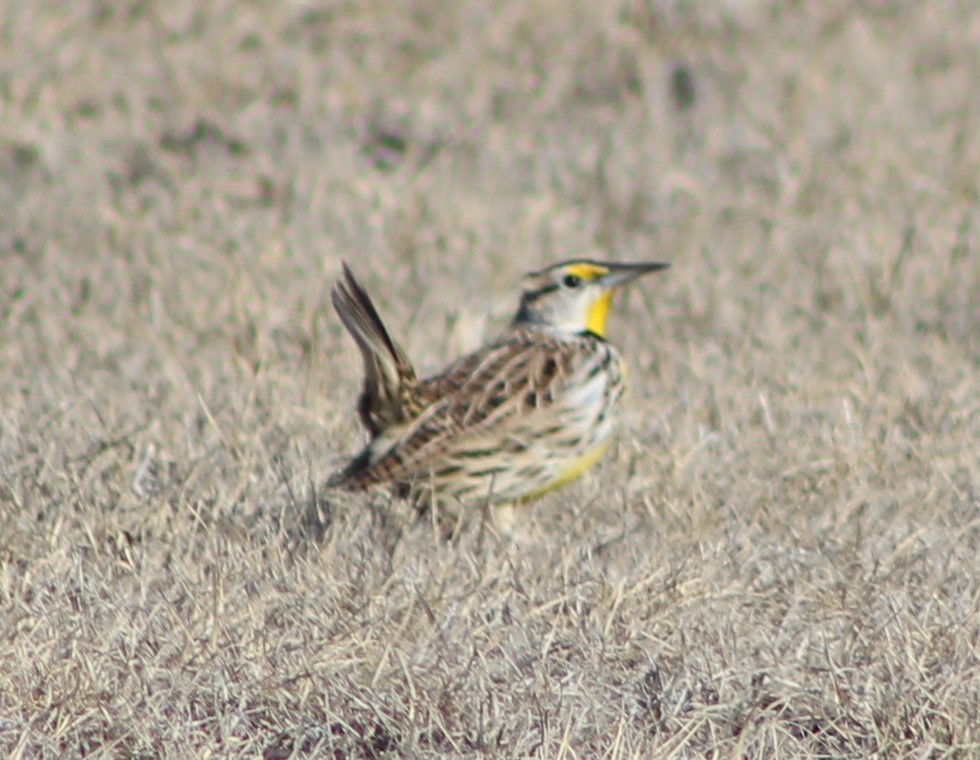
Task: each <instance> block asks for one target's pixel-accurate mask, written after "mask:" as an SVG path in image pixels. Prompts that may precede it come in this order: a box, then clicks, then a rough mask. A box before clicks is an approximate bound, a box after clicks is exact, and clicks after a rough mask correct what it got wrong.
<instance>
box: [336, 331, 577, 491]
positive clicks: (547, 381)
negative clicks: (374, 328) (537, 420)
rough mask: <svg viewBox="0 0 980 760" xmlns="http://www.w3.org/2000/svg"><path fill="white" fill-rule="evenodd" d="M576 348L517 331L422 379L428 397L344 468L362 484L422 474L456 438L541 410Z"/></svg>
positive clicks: (555, 393)
mask: <svg viewBox="0 0 980 760" xmlns="http://www.w3.org/2000/svg"><path fill="white" fill-rule="evenodd" d="M535 332H536V331H535ZM576 348H577V346H576V343H575V342H573V341H566V340H555V339H552V338H542V336H541V334H540V332H537V333H536V334H535V333H534V332H531V331H524V330H522V331H515V332H514V333H511V334H510V335H508V336H507V339H506V340H504V341H502V342H500V343H498V344H496V345H493V346H489V347H487V348H485V349H483V350H480V351H477V352H476V353H473V354H470V355H469V356H465V357H463V358H461V359H459V360H458V361H457V362H455V363H453V364H452V365H450V366H449V367H448V368H447V369H446V370H445V371H443V372H442V373H440V374H438V375H436V376H434V377H432V378H429V379H426V380H424V381H422V383H421V384H420V387H419V392H420V394H422V395H423V396H424V397H426V398H427V399H433V401H432V403H431V404H430V405H429V406H427V407H426V408H425V409H424V410H423V411H422V413H421V414H420V415H419V417H418V418H417V419H415V420H414V421H413V422H412V423H411V424H410V425H409V426H408V427H407V428H406V430H405V433H404V435H403V436H402V438H401V440H400V441H399V442H398V443H397V444H396V446H395V447H393V448H392V450H391V451H389V452H388V453H386V454H384V455H383V456H382V457H381V458H379V459H378V460H377V461H375V462H373V463H371V464H370V465H369V466H367V467H366V468H365V469H363V470H361V471H360V472H357V473H353V472H352V473H350V476H351V477H350V485H351V486H352V487H355V488H363V487H366V486H367V485H369V484H371V483H378V482H383V481H387V480H395V481H407V480H411V479H412V478H413V477H418V476H420V475H423V474H424V472H425V471H426V470H427V469H428V468H427V467H426V463H428V462H434V461H435V460H437V459H438V458H439V457H440V456H441V455H443V454H445V453H447V452H449V451H450V450H451V449H452V447H453V444H454V443H455V442H458V441H461V440H464V439H466V438H469V437H470V436H475V435H487V434H491V433H493V432H495V431H496V430H501V429H503V428H504V427H505V426H506V424H507V422H508V421H509V420H511V419H513V418H514V417H515V415H525V417H527V416H528V415H533V414H535V413H536V412H541V411H544V410H546V409H547V408H548V407H549V406H550V405H551V404H552V403H553V402H554V401H555V399H556V398H557V397H558V396H559V394H560V391H561V387H562V385H563V382H564V378H565V377H566V376H567V374H568V373H569V372H570V371H571V368H572V365H573V362H574V358H575V354H576Z"/></svg>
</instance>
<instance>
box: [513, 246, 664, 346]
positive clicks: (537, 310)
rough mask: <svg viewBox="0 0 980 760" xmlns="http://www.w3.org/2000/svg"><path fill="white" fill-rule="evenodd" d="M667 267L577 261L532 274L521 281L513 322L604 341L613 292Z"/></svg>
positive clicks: (658, 263) (648, 264)
mask: <svg viewBox="0 0 980 760" xmlns="http://www.w3.org/2000/svg"><path fill="white" fill-rule="evenodd" d="M667 266H669V265H668V264H663V263H660V262H648V263H639V264H617V263H613V262H602V261H591V260H587V259H580V260H574V261H563V262H561V263H559V264H553V265H552V266H550V267H547V268H545V269H541V270H539V271H537V272H531V273H530V274H528V275H527V276H526V277H525V278H524V292H523V294H522V295H521V304H520V308H519V309H518V311H517V316H516V317H514V323H515V324H518V325H521V324H540V325H548V326H551V327H556V328H558V329H559V330H562V331H567V332H570V333H583V332H589V333H592V334H594V335H598V336H599V337H600V338H604V337H605V335H606V317H607V316H608V315H609V308H610V306H611V305H612V296H613V292H614V291H615V290H616V289H617V288H619V287H620V286H622V285H625V284H626V283H627V282H630V281H631V280H634V279H636V278H637V277H639V276H640V275H643V274H646V273H647V272H655V271H657V270H658V269H665V268H666V267H667Z"/></svg>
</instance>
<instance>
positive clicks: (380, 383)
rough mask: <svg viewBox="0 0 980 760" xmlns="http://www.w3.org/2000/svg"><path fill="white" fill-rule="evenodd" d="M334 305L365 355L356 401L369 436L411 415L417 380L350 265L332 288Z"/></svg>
mask: <svg viewBox="0 0 980 760" xmlns="http://www.w3.org/2000/svg"><path fill="white" fill-rule="evenodd" d="M330 295H331V300H332V301H333V307H334V309H336V310H337V314H338V315H339V316H340V320H341V321H342V322H343V323H344V327H346V328H347V331H348V332H349V333H350V334H351V336H352V337H353V338H354V341H355V342H356V343H357V347H358V348H359V349H360V351H361V356H362V357H363V359H364V390H363V391H362V393H361V398H360V401H359V402H358V412H359V413H360V415H361V421H362V422H363V423H364V425H365V427H367V429H368V431H369V432H370V433H371V435H372V436H374V435H377V434H378V433H380V432H381V431H383V430H385V429H386V428H389V427H391V426H392V425H397V424H401V423H404V422H406V421H407V420H409V419H411V418H412V417H413V416H414V413H413V410H412V408H411V402H412V399H413V395H414V391H415V388H416V386H417V384H418V380H417V377H416V374H415V368H414V367H413V366H412V363H411V361H409V359H408V357H407V356H406V355H405V352H404V351H403V350H402V348H401V346H399V345H398V344H397V343H396V342H395V341H394V340H392V338H391V336H390V335H389V334H388V330H387V329H385V326H384V323H383V322H382V321H381V317H379V316H378V311H377V309H375V308H374V304H373V303H372V302H371V297H370V296H369V295H368V294H367V292H366V291H365V290H364V288H363V287H361V285H360V283H358V282H357V280H356V279H355V278H354V275H353V274H352V273H351V271H350V268H349V267H348V266H347V264H346V263H345V264H344V274H343V277H342V278H341V279H340V280H339V281H338V282H337V284H336V285H334V287H333V290H332V291H331V294H330Z"/></svg>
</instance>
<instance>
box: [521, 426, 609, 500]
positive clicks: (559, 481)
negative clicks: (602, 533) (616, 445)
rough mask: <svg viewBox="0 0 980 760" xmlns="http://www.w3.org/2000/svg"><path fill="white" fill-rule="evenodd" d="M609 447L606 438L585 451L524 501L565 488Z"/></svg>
mask: <svg viewBox="0 0 980 760" xmlns="http://www.w3.org/2000/svg"><path fill="white" fill-rule="evenodd" d="M608 447H609V441H608V440H605V441H602V442H601V443H599V444H598V445H597V446H594V447H593V448H592V449H590V450H589V451H587V452H585V454H583V455H582V456H580V457H579V458H578V459H573V460H572V461H571V462H569V464H568V465H567V466H566V467H565V469H563V470H562V471H561V472H559V473H558V475H557V477H555V478H554V479H552V480H551V481H550V482H548V483H546V484H545V485H543V486H542V487H541V488H539V489H537V490H536V491H532V492H531V493H529V494H528V495H527V496H524V497H522V498H521V501H522V502H527V501H534V500H535V499H538V498H540V497H542V496H544V495H545V494H546V493H550V492H551V491H557V490H558V489H559V488H563V487H564V486H567V485H568V484H569V483H571V482H572V481H573V480H578V479H579V478H580V477H582V475H584V474H585V473H586V472H587V471H588V470H589V469H591V468H592V467H594V466H595V463H596V462H598V461H599V460H600V459H601V458H602V455H603V454H605V453H606V449H607V448H608Z"/></svg>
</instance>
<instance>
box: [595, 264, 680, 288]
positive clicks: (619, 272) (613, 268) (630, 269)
mask: <svg viewBox="0 0 980 760" xmlns="http://www.w3.org/2000/svg"><path fill="white" fill-rule="evenodd" d="M605 266H606V267H608V269H609V271H608V272H607V273H606V274H604V275H602V277H600V278H599V283H600V284H601V285H602V286H603V287H604V288H607V289H608V290H612V289H614V288H618V287H620V286H622V285H625V284H626V283H627V282H631V281H633V280H635V279H636V278H637V277H640V276H641V275H644V274H647V273H648V272H656V271H658V270H660V269H666V268H667V267H669V266H670V264H666V263H664V262H662V261H648V262H643V263H639V264H606V265H605Z"/></svg>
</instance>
